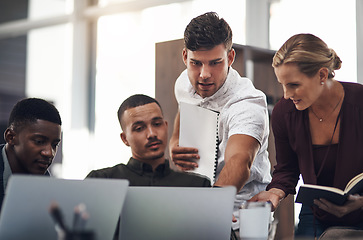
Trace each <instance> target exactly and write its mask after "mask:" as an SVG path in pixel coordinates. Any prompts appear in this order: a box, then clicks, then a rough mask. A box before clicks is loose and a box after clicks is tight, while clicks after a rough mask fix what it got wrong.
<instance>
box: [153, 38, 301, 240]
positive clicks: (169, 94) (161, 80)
mask: <svg viewBox="0 0 363 240" xmlns="http://www.w3.org/2000/svg"><path fill="white" fill-rule="evenodd" d="M233 48H234V49H235V51H236V58H235V61H234V63H233V65H232V67H233V68H234V69H235V70H237V71H238V72H239V73H240V75H241V76H246V77H248V78H250V79H251V80H252V81H253V84H254V85H255V87H256V88H257V89H260V90H262V91H263V92H264V93H265V94H266V96H267V102H268V105H269V112H270V113H271V110H272V108H273V106H274V104H275V103H276V102H277V101H278V100H279V99H280V98H281V97H282V96H283V92H282V88H281V86H280V85H279V84H278V82H277V80H276V77H275V74H274V71H273V68H272V66H271V63H272V58H273V55H274V53H275V52H274V51H271V50H266V49H261V48H256V47H251V46H245V45H239V44H234V45H233ZM182 50H183V40H182V39H178V40H173V41H168V42H160V43H157V44H156V71H155V73H156V77H155V79H156V86H155V97H156V99H157V100H158V101H159V102H160V104H161V106H162V108H163V112H164V116H165V119H166V120H167V121H168V123H169V125H168V130H169V139H170V137H171V134H172V131H173V125H174V118H175V114H176V113H177V110H178V105H177V102H176V100H175V96H174V84H175V80H176V79H177V77H178V76H179V75H180V73H181V72H182V71H183V70H184V69H185V68H186V67H185V65H184V63H183V60H182ZM268 151H269V158H270V162H271V166H272V168H271V170H273V166H274V165H275V164H276V159H275V146H274V138H273V134H272V131H271V124H270V136H269V148H268ZM293 210H294V204H293V196H289V197H288V198H286V199H285V200H283V201H282V203H281V205H280V207H279V209H278V210H277V211H276V212H275V217H276V218H277V219H278V221H279V224H278V226H277V232H276V237H275V239H292V236H293V229H294V211H293Z"/></svg>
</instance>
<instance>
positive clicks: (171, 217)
mask: <svg viewBox="0 0 363 240" xmlns="http://www.w3.org/2000/svg"><path fill="white" fill-rule="evenodd" d="M235 194H236V189H235V188H234V187H226V188H181V187H129V190H128V192H127V196H126V200H125V203H124V207H123V210H122V213H121V221H120V234H119V239H120V240H143V239H147V240H170V239H173V240H175V239H180V240H186V239H188V240H194V239H198V240H200V239H208V240H213V239H216V240H224V239H229V238H230V232H231V223H232V211H233V203H234V197H235Z"/></svg>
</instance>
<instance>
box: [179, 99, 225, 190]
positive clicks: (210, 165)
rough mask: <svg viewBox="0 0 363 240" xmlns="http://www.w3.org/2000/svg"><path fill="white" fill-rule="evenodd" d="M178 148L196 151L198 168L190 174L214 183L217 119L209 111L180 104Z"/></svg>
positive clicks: (216, 162) (216, 160) (216, 159)
mask: <svg viewBox="0 0 363 240" xmlns="http://www.w3.org/2000/svg"><path fill="white" fill-rule="evenodd" d="M179 107H180V109H179V110H180V132H179V146H181V147H194V148H197V149H198V154H199V156H200V159H198V161H197V163H198V166H199V167H198V168H196V169H194V170H192V171H191V172H195V173H199V174H202V175H205V176H207V177H208V178H209V179H210V180H211V182H213V183H214V182H215V180H216V179H215V178H216V170H217V164H218V156H217V153H218V117H219V113H218V112H215V111H212V110H210V109H206V108H202V107H199V106H196V105H192V104H188V103H184V102H181V103H180V106H179Z"/></svg>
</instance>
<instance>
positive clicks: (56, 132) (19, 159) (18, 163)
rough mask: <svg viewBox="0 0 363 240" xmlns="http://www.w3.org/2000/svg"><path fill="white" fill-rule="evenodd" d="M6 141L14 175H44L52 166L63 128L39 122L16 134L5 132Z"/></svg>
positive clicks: (10, 131) (12, 131) (10, 130)
mask: <svg viewBox="0 0 363 240" xmlns="http://www.w3.org/2000/svg"><path fill="white" fill-rule="evenodd" d="M5 139H6V142H7V144H8V147H9V148H12V150H11V151H8V159H9V164H10V167H11V170H12V172H13V173H25V174H39V175H42V174H44V173H45V172H46V171H47V169H48V167H49V166H50V165H51V164H52V161H53V158H54V157H55V154H56V153H57V150H58V145H59V143H60V141H61V126H60V125H58V124H56V123H52V122H49V121H45V120H37V121H36V122H35V123H31V124H28V125H26V126H24V127H22V128H21V129H20V131H19V132H15V131H14V130H12V129H7V130H6V131H5Z"/></svg>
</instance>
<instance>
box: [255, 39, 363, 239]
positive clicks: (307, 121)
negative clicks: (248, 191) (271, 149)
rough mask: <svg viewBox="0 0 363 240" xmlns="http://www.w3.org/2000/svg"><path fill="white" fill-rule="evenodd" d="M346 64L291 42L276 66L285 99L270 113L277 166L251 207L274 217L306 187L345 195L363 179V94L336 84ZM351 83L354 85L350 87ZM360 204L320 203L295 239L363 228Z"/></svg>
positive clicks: (304, 214)
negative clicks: (265, 208)
mask: <svg viewBox="0 0 363 240" xmlns="http://www.w3.org/2000/svg"><path fill="white" fill-rule="evenodd" d="M341 63H342V61H341V60H340V58H339V57H338V56H337V54H336V53H335V51H334V50H332V49H330V48H328V46H327V45H326V44H325V43H324V42H323V41H322V40H321V39H320V38H318V37H316V36H314V35H312V34H298V35H294V36H292V37H291V38H290V39H288V40H287V41H286V42H285V43H284V44H283V45H282V47H281V48H280V49H279V50H278V51H277V52H276V54H275V56H274V58H273V64H272V66H273V67H274V70H275V74H276V77H277V79H278V81H279V83H280V84H281V86H282V88H283V91H284V97H283V98H282V99H281V100H280V101H279V102H278V103H277V104H276V106H275V108H274V110H273V113H272V129H273V133H274V136H275V143H276V160H277V165H276V167H275V170H274V173H273V179H272V182H271V183H270V184H269V185H268V186H267V188H266V191H264V192H261V193H259V194H257V195H256V196H254V197H253V198H252V199H251V201H271V203H272V205H273V209H276V208H277V206H278V205H279V202H280V201H281V200H282V199H283V198H285V197H286V196H287V195H288V194H295V187H296V184H297V181H298V179H299V175H300V174H301V175H302V178H303V180H304V183H305V184H307V183H308V184H318V185H324V186H333V187H337V188H340V189H344V187H345V185H346V184H347V183H348V181H349V180H350V179H351V178H353V177H354V176H356V175H358V174H359V173H361V172H363V86H362V85H360V84H357V83H348V82H339V81H337V80H335V79H334V71H335V70H338V69H340V67H341ZM346 80H347V81H353V79H346ZM362 207H363V197H361V196H359V195H354V196H353V195H351V196H349V198H348V201H347V202H346V203H345V204H344V205H343V206H337V205H335V204H333V203H331V202H329V201H326V200H325V199H315V200H314V206H313V207H310V206H305V205H303V206H302V209H301V212H300V215H299V219H300V221H299V225H298V228H297V230H296V232H295V236H299V237H302V236H304V237H308V236H310V237H311V236H315V237H318V236H320V234H321V233H322V232H323V231H324V230H325V229H327V228H328V227H331V226H350V227H357V228H359V229H362V228H363V211H362V209H361V208H362Z"/></svg>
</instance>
